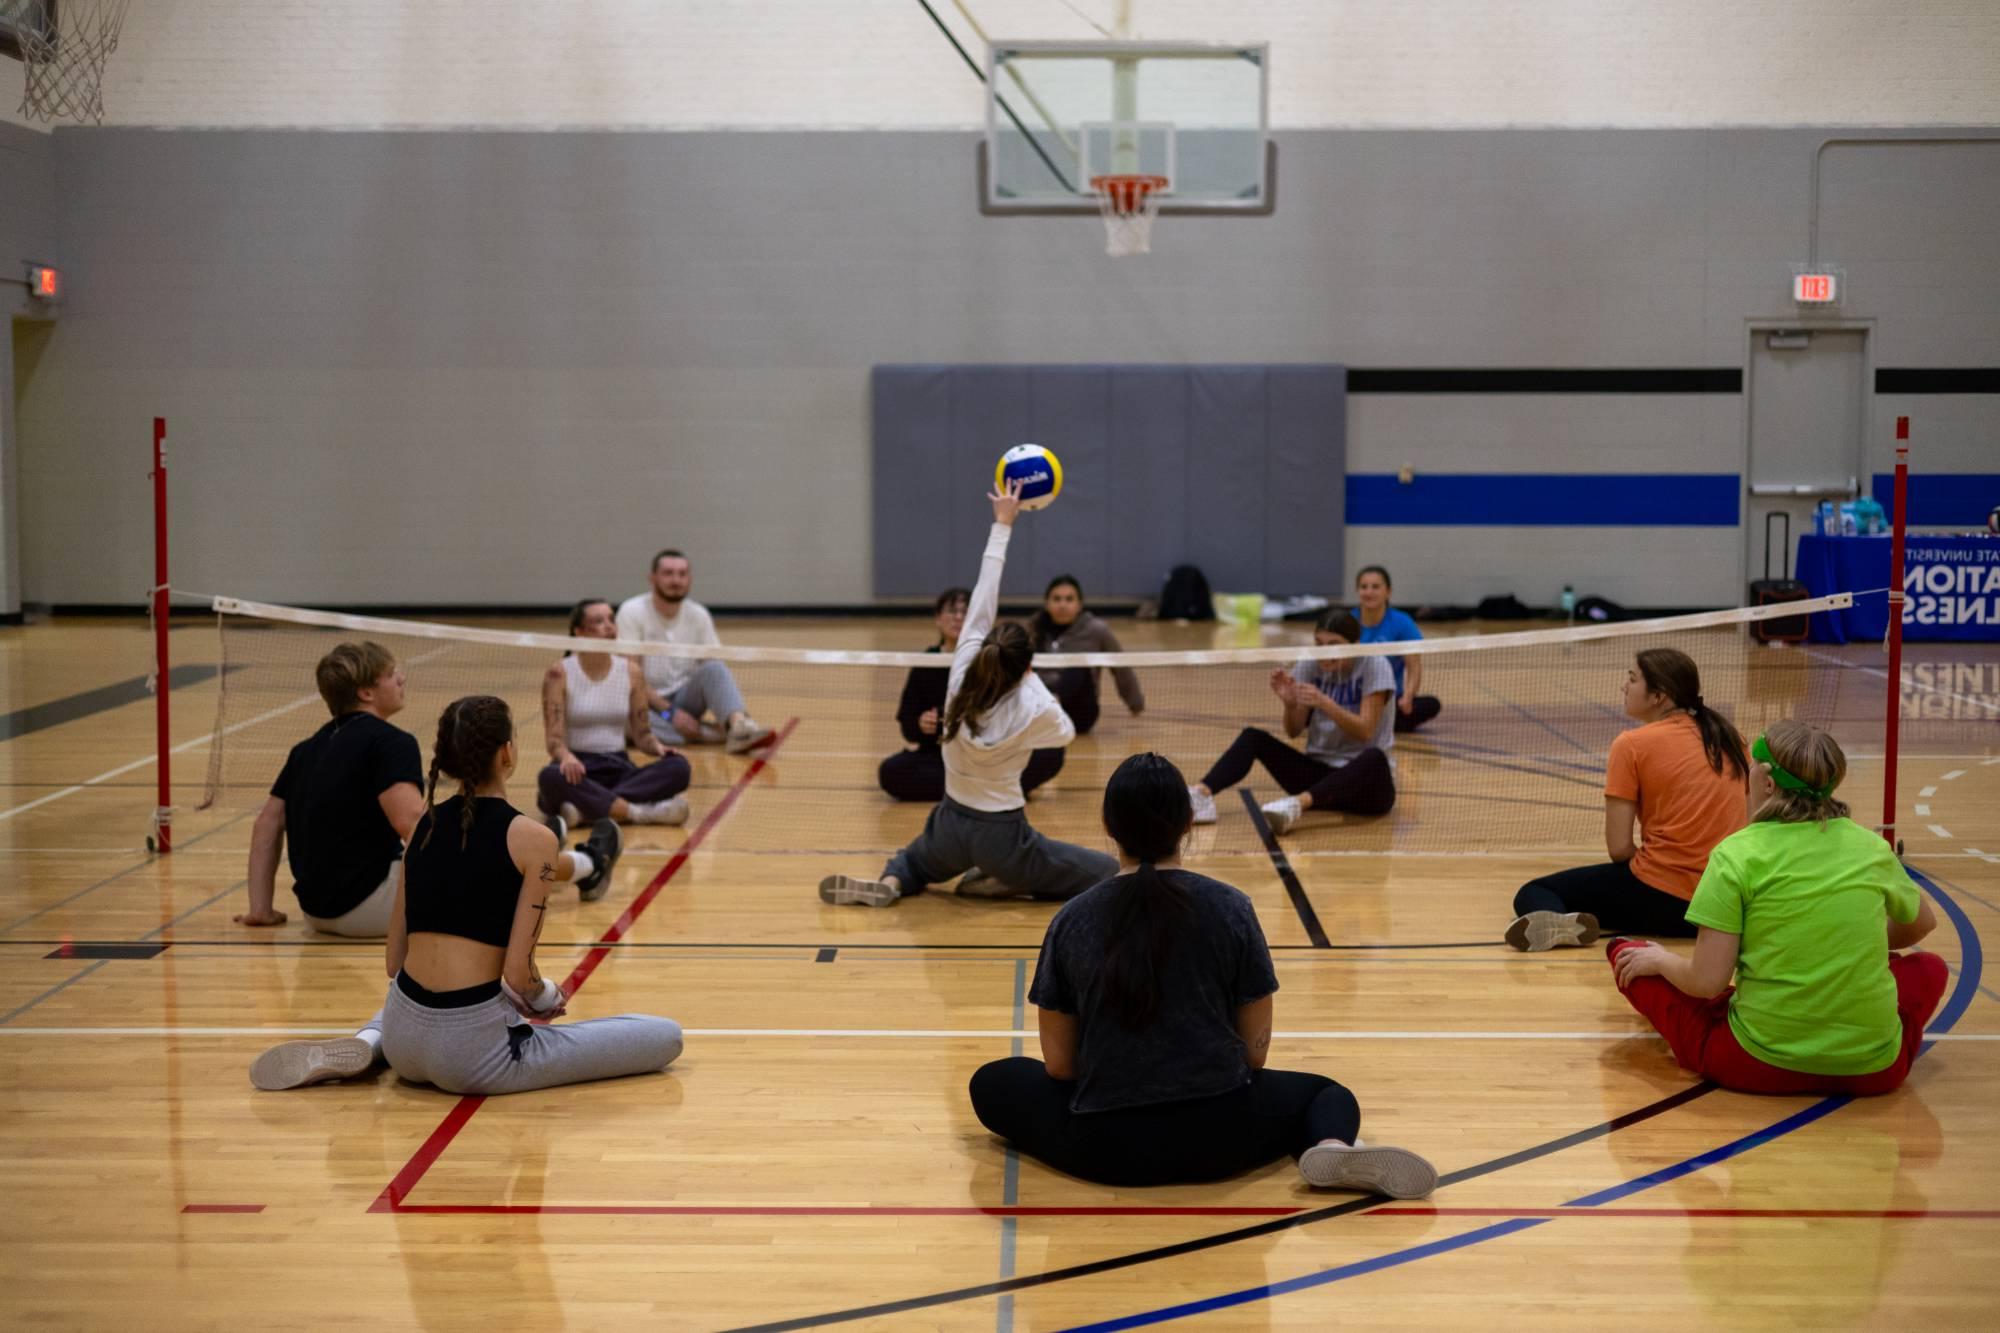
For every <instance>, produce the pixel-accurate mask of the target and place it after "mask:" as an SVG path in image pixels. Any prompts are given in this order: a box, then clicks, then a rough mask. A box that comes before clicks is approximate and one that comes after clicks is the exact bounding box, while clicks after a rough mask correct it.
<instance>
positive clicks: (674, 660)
mask: <svg viewBox="0 0 2000 1333" xmlns="http://www.w3.org/2000/svg"><path fill="white" fill-rule="evenodd" d="M652 583H653V587H652V591H650V592H642V593H640V594H638V595H637V596H635V597H628V598H626V599H625V600H624V601H623V602H621V603H620V604H619V606H618V637H619V638H621V639H625V640H628V641H633V642H644V643H672V644H687V645H695V646H705V645H708V644H719V643H721V642H722V639H721V638H720V636H718V635H717V634H716V632H715V618H714V617H712V616H711V615H709V614H708V608H707V607H705V606H703V605H702V604H701V603H700V602H697V601H695V600H694V599H693V598H692V597H689V596H688V592H689V590H690V589H692V588H693V587H694V573H693V569H692V567H691V566H690V565H689V564H688V558H687V556H685V555H683V554H682V553H681V552H679V551H676V550H673V549H671V548H669V549H668V550H664V551H661V552H660V553H659V554H658V555H656V556H654V557H653V573H652ZM640 669H641V670H642V671H644V673H645V676H646V685H647V688H648V690H649V694H648V696H647V703H648V705H649V706H650V707H651V708H652V710H653V718H652V727H653V734H654V735H656V736H658V737H659V738H660V739H661V740H662V741H663V742H665V743H666V744H668V745H709V744H714V743H715V742H717V741H720V742H722V744H723V747H724V748H725V749H726V750H728V752H729V753H730V754H746V753H748V752H749V751H751V750H755V749H757V748H758V747H759V746H763V745H768V744H769V743H770V741H771V737H772V735H773V732H772V730H771V728H769V727H760V726H758V725H757V723H756V720H755V719H753V718H752V717H751V716H750V713H749V711H748V710H747V709H746V708H745V707H744V704H743V692H742V691H741V690H739V689H737V688H736V678H735V677H734V676H733V675H731V674H730V671H729V666H728V664H727V663H725V662H721V661H718V660H717V659H715V658H712V657H711V658H693V657H667V656H656V655H653V654H648V655H647V656H646V657H644V658H643V659H642V660H641V663H640ZM711 718H713V719H714V720H713V721H710V720H709V719H711Z"/></svg>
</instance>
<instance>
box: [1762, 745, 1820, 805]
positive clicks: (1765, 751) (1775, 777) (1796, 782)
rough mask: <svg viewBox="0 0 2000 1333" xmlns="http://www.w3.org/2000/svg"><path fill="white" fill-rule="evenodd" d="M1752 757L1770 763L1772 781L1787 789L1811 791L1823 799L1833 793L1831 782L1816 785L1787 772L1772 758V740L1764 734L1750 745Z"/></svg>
mask: <svg viewBox="0 0 2000 1333" xmlns="http://www.w3.org/2000/svg"><path fill="white" fill-rule="evenodd" d="M1750 757H1751V758H1752V759H1755V760H1756V761H1757V762H1758V763H1760V764H1769V765H1770V767H1771V781H1773V782H1775V783H1777V784H1778V785H1779V786H1780V787H1783V788H1784V789H1785V790H1786V791H1805V792H1811V793H1812V794H1813V795H1814V796H1817V797H1818V798H1819V799H1820V800H1822V801H1824V800H1825V799H1826V798H1827V797H1829V796H1831V795H1833V784H1832V783H1831V782H1829V783H1827V784H1826V785H1825V786H1824V787H1815V786H1813V785H1812V783H1810V782H1807V781H1806V780H1805V779H1804V778H1801V777H1797V776H1795V775H1793V774H1791V773H1787V772H1786V771H1785V770H1784V769H1783V768H1781V767H1779V766H1778V761H1777V760H1775V759H1773V758H1771V744H1770V742H1769V741H1768V740H1766V739H1765V738H1764V737H1762V736H1759V737H1758V738H1757V743H1756V744H1755V745H1752V746H1751V747H1750Z"/></svg>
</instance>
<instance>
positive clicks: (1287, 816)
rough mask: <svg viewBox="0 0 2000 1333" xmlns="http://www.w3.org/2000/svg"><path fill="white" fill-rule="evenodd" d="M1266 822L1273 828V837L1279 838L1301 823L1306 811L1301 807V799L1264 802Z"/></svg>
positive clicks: (1284, 798)
mask: <svg viewBox="0 0 2000 1333" xmlns="http://www.w3.org/2000/svg"><path fill="white" fill-rule="evenodd" d="M1262 809H1263V811H1264V822H1265V823H1266V824H1269V825H1270V826H1271V836H1272V837H1278V836H1280V835H1281V834H1283V833H1284V832H1285V830H1287V829H1289V828H1290V827H1291V826H1292V825H1294V824H1296V823H1298V822H1299V816H1301V815H1303V814H1304V813H1305V810H1304V809H1303V808H1302V807H1301V806H1300V805H1299V798H1298V797H1296V796H1286V797H1283V798H1281V799H1279V800H1276V801H1266V802H1264V804H1263V806H1262Z"/></svg>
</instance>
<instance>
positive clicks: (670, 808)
mask: <svg viewBox="0 0 2000 1333" xmlns="http://www.w3.org/2000/svg"><path fill="white" fill-rule="evenodd" d="M627 808H628V809H629V810H630V811H631V812H632V822H633V823H634V824H685V823H687V820H688V803H687V797H685V796H670V797H668V798H667V799H666V800H664V801H647V802H643V803H638V804H631V805H628V806H627Z"/></svg>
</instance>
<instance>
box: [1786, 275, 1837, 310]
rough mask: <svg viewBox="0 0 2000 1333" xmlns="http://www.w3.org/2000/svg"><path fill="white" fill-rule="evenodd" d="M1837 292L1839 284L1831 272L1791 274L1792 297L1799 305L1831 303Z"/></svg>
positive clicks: (1835, 298)
mask: <svg viewBox="0 0 2000 1333" xmlns="http://www.w3.org/2000/svg"><path fill="white" fill-rule="evenodd" d="M1839 294H1840V284H1839V283H1838V282H1836V281H1835V280H1834V275H1833V274H1831V273H1794V274H1793V275H1792V299H1793V300H1794V301H1796V302H1798V303H1799V304H1800V305H1831V304H1833V302H1834V301H1835V300H1837V299H1838V297H1839Z"/></svg>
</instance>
